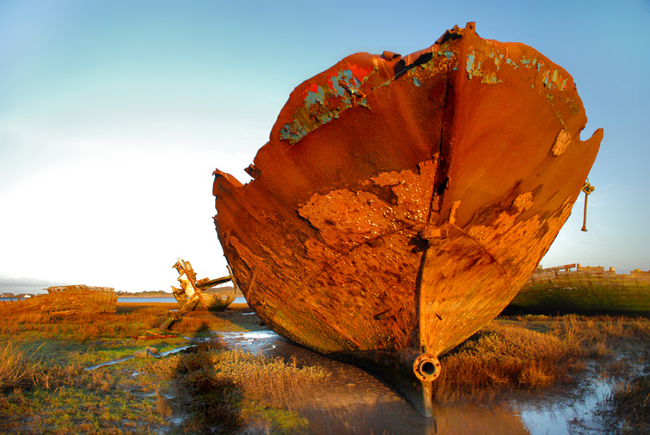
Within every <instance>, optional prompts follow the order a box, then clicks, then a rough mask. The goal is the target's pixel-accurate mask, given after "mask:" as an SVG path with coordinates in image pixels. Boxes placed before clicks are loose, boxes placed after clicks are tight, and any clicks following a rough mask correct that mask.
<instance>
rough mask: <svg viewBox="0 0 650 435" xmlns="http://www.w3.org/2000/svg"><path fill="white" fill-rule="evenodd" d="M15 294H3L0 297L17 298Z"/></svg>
mask: <svg viewBox="0 0 650 435" xmlns="http://www.w3.org/2000/svg"><path fill="white" fill-rule="evenodd" d="M15 297H16V296H14V294H13V293H3V294H1V295H0V298H15Z"/></svg>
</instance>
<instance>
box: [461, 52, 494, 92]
mask: <svg viewBox="0 0 650 435" xmlns="http://www.w3.org/2000/svg"><path fill="white" fill-rule="evenodd" d="M490 54H493V53H490ZM490 54H488V57H491V56H490ZM475 61H476V52H475V51H473V52H472V54H468V55H467V62H466V63H465V70H466V71H467V77H468V78H469V79H470V80H471V79H472V78H473V77H480V78H481V83H487V84H496V83H501V80H499V79H498V78H497V76H496V73H495V72H491V71H483V70H482V69H481V62H478V64H477V65H475V64H474V63H475ZM495 64H497V62H496V60H495ZM498 69H499V67H498V64H497V70H498Z"/></svg>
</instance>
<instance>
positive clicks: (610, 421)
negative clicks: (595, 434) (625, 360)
mask: <svg viewBox="0 0 650 435" xmlns="http://www.w3.org/2000/svg"><path fill="white" fill-rule="evenodd" d="M600 415H601V417H602V418H603V420H604V421H605V423H606V425H607V427H609V428H610V430H609V433H619V434H624V435H641V434H648V433H650V376H648V375H646V376H641V377H638V378H636V379H634V380H632V381H631V382H623V383H621V384H619V386H618V388H617V389H616V390H614V391H613V392H612V393H611V394H610V396H609V397H608V398H607V400H606V402H605V406H604V407H601V409H600Z"/></svg>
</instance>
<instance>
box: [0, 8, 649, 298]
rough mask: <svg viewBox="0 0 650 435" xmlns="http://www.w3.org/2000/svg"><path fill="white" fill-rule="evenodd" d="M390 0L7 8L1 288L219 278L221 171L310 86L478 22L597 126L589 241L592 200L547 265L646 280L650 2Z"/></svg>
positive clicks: (0, 158) (251, 149) (244, 162)
mask: <svg viewBox="0 0 650 435" xmlns="http://www.w3.org/2000/svg"><path fill="white" fill-rule="evenodd" d="M398 3H400V2H384V1H356V2H343V1H329V2H315V1H292V0H276V1H271V0H269V1H252V0H248V1H247V0H241V1H236V2H235V1H232V2H226V1H162V0H157V1H144V0H142V1H138V0H129V1H121V0H117V1H115V0H111V1H108V0H105V1H96V0H84V1H62V0H42V1H37V0H19V1H12V0H0V290H2V288H3V287H2V286H3V285H4V286H5V287H8V283H10V284H14V285H15V284H21V283H22V284H34V285H36V287H37V288H41V287H42V286H43V285H44V283H49V282H57V283H71V284H76V283H79V284H88V285H101V286H112V287H115V288H116V289H120V290H152V289H165V290H167V289H169V286H170V285H173V284H175V282H176V273H175V271H174V270H173V269H171V266H172V264H173V263H174V262H175V260H176V258H177V257H179V256H180V257H183V258H184V259H186V260H190V261H191V262H192V263H193V265H194V266H195V269H196V270H197V272H198V274H199V277H204V276H210V277H217V276H221V275H224V274H225V273H226V268H225V265H226V263H225V260H224V258H223V255H222V252H221V248H220V245H219V242H218V239H217V236H216V233H215V230H214V225H213V223H212V216H213V215H214V213H215V211H214V199H213V197H212V194H211V188H212V171H213V170H214V169H215V168H216V167H219V168H220V169H222V170H224V171H226V172H230V173H232V174H233V175H235V176H236V177H238V178H239V179H240V180H241V181H244V182H245V181H247V180H248V179H249V178H248V176H247V175H246V174H245V173H244V172H243V168H245V167H246V166H248V164H249V163H251V162H252V160H253V157H254V156H255V153H256V152H257V150H258V149H259V148H260V147H261V146H262V145H264V143H265V142H266V141H267V140H268V136H269V132H270V130H271V127H272V125H273V123H274V122H275V119H276V118H277V115H278V113H279V111H280V109H281V108H282V106H283V105H284V103H285V102H286V100H287V98H288V96H289V93H290V92H291V91H292V90H293V88H294V87H296V86H297V85H298V84H299V83H300V82H302V81H303V80H306V79H308V78H309V77H311V76H313V75H315V74H317V73H319V72H321V71H322V70H324V69H326V68H328V67H329V66H331V65H333V64H334V63H336V62H337V61H338V60H340V59H341V58H343V57H345V56H347V55H349V54H352V53H355V52H359V51H367V52H370V53H381V52H382V51H384V50H389V51H394V52H398V53H402V54H408V53H410V52H413V51H416V50H420V49H423V48H425V47H428V46H429V45H431V44H432V43H433V42H435V40H436V39H437V38H438V37H439V36H441V35H442V34H443V33H444V32H445V30H446V29H448V28H451V27H453V26H454V25H455V24H458V25H460V26H461V27H464V25H465V23H466V22H468V21H476V28H477V32H478V33H479V35H481V36H482V37H484V38H488V39H496V40H499V41H516V42H522V43H525V44H527V45H530V46H532V47H534V48H535V49H537V50H538V51H540V52H541V53H543V54H545V55H546V56H548V57H549V58H550V59H551V60H553V61H554V62H556V63H558V64H559V65H561V66H563V67H564V68H565V69H566V70H567V71H569V73H571V74H572V76H573V77H574V79H575V81H576V83H577V86H578V92H579V94H580V96H581V98H582V100H583V103H584V106H585V109H586V112H587V116H588V118H589V123H588V124H587V127H586V129H585V131H584V132H583V139H584V138H586V137H589V136H590V135H591V133H592V132H593V131H594V130H595V129H597V128H599V127H602V128H604V130H605V138H604V140H603V143H602V144H601V151H600V154H599V156H598V158H597V160H596V163H595V165H594V167H593V169H592V172H591V174H590V176H589V180H590V182H591V183H592V184H593V185H595V186H596V191H595V192H594V194H592V195H591V196H590V198H589V218H588V229H589V231H588V232H586V233H584V232H581V231H580V228H581V226H582V206H583V203H582V196H581V197H580V200H579V202H577V203H576V206H575V208H574V212H573V215H572V217H571V218H570V220H569V221H568V222H567V224H566V225H565V227H564V229H563V230H562V231H561V232H560V235H559V236H558V238H557V239H556V241H555V243H554V244H553V246H552V247H551V249H550V251H549V253H548V254H547V256H546V257H545V258H544V260H543V261H542V264H543V265H544V266H545V267H548V266H554V265H560V264H565V263H574V262H578V263H582V264H583V265H592V266H598V265H600V266H615V267H616V269H617V270H618V271H619V272H627V271H629V270H631V269H636V268H640V269H642V270H648V269H650V231H649V230H648V226H647V223H646V221H647V216H648V215H649V213H650V206H649V199H650V193H648V192H649V188H650V175H649V174H650V172H649V171H648V162H650V144H648V137H650V134H649V133H650V131H649V130H650V80H648V74H649V73H648V72H649V71H650V48H649V46H650V1H648V0H623V1H619V2H609V1H608V2H605V1H577V2H576V1H570V0H568V1H555V0H550V1H545V2H521V1H498V0H497V1H490V2H484V1H462V0H459V1H455V2H440V1H420V2H408V4H406V5H404V4H398ZM38 280H40V281H38ZM39 286H40V287H39Z"/></svg>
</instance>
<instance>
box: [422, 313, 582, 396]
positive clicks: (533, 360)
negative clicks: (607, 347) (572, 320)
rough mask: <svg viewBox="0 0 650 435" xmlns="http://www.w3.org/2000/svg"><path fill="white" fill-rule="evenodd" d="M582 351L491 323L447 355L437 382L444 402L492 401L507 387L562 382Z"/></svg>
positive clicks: (575, 366)
mask: <svg viewBox="0 0 650 435" xmlns="http://www.w3.org/2000/svg"><path fill="white" fill-rule="evenodd" d="M582 353H583V349H582V348H580V347H579V346H577V345H576V344H575V343H573V342H570V341H569V342H567V341H562V340H560V339H559V338H557V337H555V336H552V335H548V334H541V333H539V332H535V331H531V330H528V329H525V328H520V327H514V326H507V325H499V324H498V323H496V322H492V323H490V324H489V325H488V327H486V328H485V329H483V330H482V331H481V332H479V333H478V334H477V335H475V336H474V337H473V338H472V339H470V340H468V341H466V342H465V343H464V344H463V345H461V347H460V348H458V349H457V350H455V351H454V352H452V353H450V354H449V355H447V356H446V357H443V359H442V364H443V367H444V370H443V371H442V373H441V376H440V378H438V379H437V380H436V382H434V383H433V389H434V391H433V394H434V399H435V400H436V401H437V402H438V403H441V404H449V403H453V402H456V401H461V400H467V399H470V398H472V399H476V400H481V399H485V398H489V397H490V396H492V395H494V394H495V393H496V392H498V391H499V390H504V389H515V388H524V389H529V390H530V389H538V388H542V387H546V386H549V385H551V384H554V383H556V382H558V381H564V380H566V379H567V378H568V375H569V373H571V372H572V371H574V370H576V369H579V368H580V367H581V366H580V365H579V364H577V362H578V360H577V357H578V356H580V355H581V354H582Z"/></svg>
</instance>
